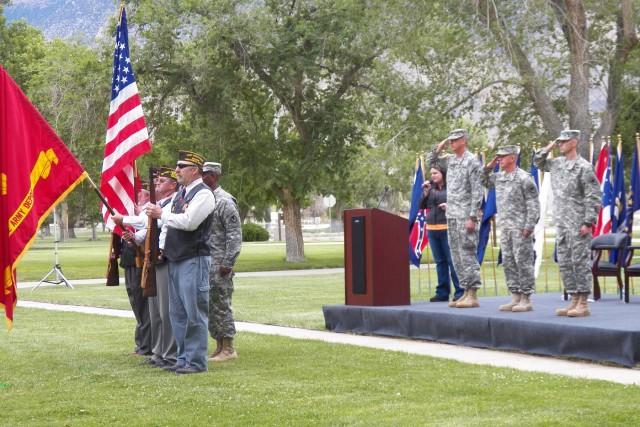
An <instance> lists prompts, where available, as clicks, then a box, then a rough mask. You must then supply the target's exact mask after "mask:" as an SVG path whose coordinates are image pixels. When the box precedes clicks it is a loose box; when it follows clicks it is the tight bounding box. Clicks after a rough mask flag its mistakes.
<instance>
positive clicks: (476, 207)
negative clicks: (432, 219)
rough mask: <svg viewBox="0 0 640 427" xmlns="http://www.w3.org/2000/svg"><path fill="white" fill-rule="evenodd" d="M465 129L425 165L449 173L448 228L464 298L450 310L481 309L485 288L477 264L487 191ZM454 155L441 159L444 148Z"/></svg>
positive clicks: (437, 149)
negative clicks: (482, 215) (481, 217)
mask: <svg viewBox="0 0 640 427" xmlns="http://www.w3.org/2000/svg"><path fill="white" fill-rule="evenodd" d="M467 136H468V133H467V131H466V129H455V130H453V131H451V133H450V134H449V137H448V138H447V139H445V140H444V141H442V142H440V143H439V144H438V145H437V146H436V147H435V148H434V149H433V150H431V151H430V152H429V153H427V157H426V164H427V166H428V167H430V168H437V169H440V170H442V171H444V172H445V173H446V174H447V229H448V233H449V235H448V238H449V247H450V249H451V259H452V260H453V266H454V267H455V270H456V273H457V274H458V279H459V280H460V286H461V287H462V288H464V295H463V296H462V298H460V299H459V300H457V301H451V302H450V303H449V307H458V308H472V307H479V306H480V304H479V302H478V296H477V292H478V288H480V286H481V285H482V280H481V278H480V264H478V256H477V251H478V233H479V231H480V230H479V227H478V221H479V214H480V206H481V205H482V197H483V195H484V190H483V189H482V186H481V185H480V182H479V181H478V178H479V175H480V168H481V166H480V162H479V161H478V159H477V158H476V157H475V156H474V155H473V154H471V153H470V152H469V151H468V150H467ZM447 144H449V147H450V148H451V151H452V153H451V154H448V155H445V156H441V155H440V153H441V152H442V151H443V150H444V148H445V145H447Z"/></svg>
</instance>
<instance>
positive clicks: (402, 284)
mask: <svg viewBox="0 0 640 427" xmlns="http://www.w3.org/2000/svg"><path fill="white" fill-rule="evenodd" d="M408 230H409V222H408V221H407V219H406V218H402V217H399V216H397V215H394V214H391V213H389V212H385V211H381V210H380V209H349V210H346V211H344V270H345V271H344V273H345V274H344V281H345V304H346V305H368V306H383V305H409V304H410V292H409V231H408Z"/></svg>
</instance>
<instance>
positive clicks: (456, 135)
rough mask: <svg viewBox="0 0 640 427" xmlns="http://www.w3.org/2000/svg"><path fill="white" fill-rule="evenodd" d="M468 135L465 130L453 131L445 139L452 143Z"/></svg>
mask: <svg viewBox="0 0 640 427" xmlns="http://www.w3.org/2000/svg"><path fill="white" fill-rule="evenodd" d="M468 135H469V133H468V132H467V130H466V129H454V130H452V131H451V133H449V137H448V138H447V139H448V140H449V141H454V140H456V139H460V138H463V137H464V138H466V137H467V136H468Z"/></svg>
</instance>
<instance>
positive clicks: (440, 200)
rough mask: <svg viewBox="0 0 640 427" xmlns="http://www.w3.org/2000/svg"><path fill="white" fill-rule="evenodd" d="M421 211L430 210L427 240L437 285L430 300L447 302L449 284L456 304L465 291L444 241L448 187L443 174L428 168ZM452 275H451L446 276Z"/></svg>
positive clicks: (445, 240) (446, 242) (445, 235)
mask: <svg viewBox="0 0 640 427" xmlns="http://www.w3.org/2000/svg"><path fill="white" fill-rule="evenodd" d="M423 188H424V190H423V194H422V200H421V201H420V208H421V209H429V211H428V212H427V219H426V225H425V227H426V229H427V237H428V238H429V247H430V248H431V252H432V253H433V259H434V261H435V262H436V272H437V273H438V286H437V287H436V295H435V296H434V297H432V298H431V299H430V301H431V302H439V301H442V302H445V301H449V295H450V294H451V281H453V286H454V288H455V292H454V294H453V301H457V300H458V299H459V298H460V297H461V296H462V295H463V294H464V289H462V288H461V287H460V283H459V281H458V276H457V275H456V271H455V270H454V268H453V262H452V261H451V251H450V250H449V241H448V240H447V239H448V237H447V216H446V210H447V187H446V173H445V172H443V171H441V170H440V169H436V168H431V181H427V182H425V183H424V184H423ZM449 274H451V276H449Z"/></svg>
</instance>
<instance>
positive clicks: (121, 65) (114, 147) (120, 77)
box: [100, 6, 151, 230]
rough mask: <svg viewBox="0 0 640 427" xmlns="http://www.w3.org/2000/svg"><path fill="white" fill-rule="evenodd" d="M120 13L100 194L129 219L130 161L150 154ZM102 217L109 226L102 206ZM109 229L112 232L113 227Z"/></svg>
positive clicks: (131, 203) (132, 203)
mask: <svg viewBox="0 0 640 427" xmlns="http://www.w3.org/2000/svg"><path fill="white" fill-rule="evenodd" d="M120 10H121V15H120V23H119V25H118V29H117V30H116V44H115V49H114V52H113V75H112V81H111V104H110V105H109V122H108V125H107V137H106V145H105V147H104V161H103V163H102V179H101V180H100V191H101V192H102V194H103V195H104V197H105V198H106V199H107V202H109V205H111V207H112V208H113V209H114V210H115V211H116V212H118V213H119V214H123V215H133V214H134V206H135V204H136V191H135V179H136V171H135V166H134V161H135V159H137V158H138V157H140V156H141V155H143V154H144V153H146V152H148V151H150V150H151V143H150V142H149V133H148V132H147V125H146V123H145V121H144V114H143V113H142V105H141V102H140V95H139V94H138V86H137V85H136V81H135V78H134V75H133V69H132V67H131V60H130V57H129V35H128V32H127V13H126V11H125V9H124V6H122V7H121V9H120ZM102 214H103V216H104V220H105V221H106V222H109V221H110V217H111V214H110V213H109V211H108V210H107V209H106V207H104V206H103V208H102ZM109 228H111V229H112V230H113V223H111V226H110V227H109Z"/></svg>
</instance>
